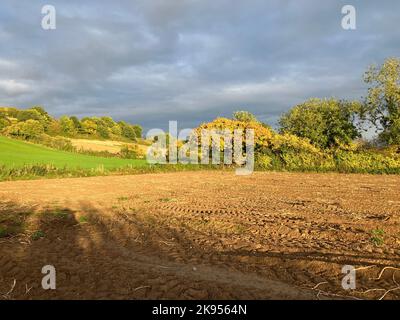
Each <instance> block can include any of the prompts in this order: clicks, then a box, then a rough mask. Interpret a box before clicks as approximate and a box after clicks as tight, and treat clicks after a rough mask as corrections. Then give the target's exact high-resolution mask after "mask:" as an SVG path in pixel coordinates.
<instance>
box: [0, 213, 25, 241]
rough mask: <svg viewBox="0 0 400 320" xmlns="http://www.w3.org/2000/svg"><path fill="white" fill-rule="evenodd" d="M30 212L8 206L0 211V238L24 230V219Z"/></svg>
mask: <svg viewBox="0 0 400 320" xmlns="http://www.w3.org/2000/svg"><path fill="white" fill-rule="evenodd" d="M31 214H32V212H26V211H22V212H18V211H16V210H13V208H10V209H8V210H5V211H1V212H0V238H5V237H9V236H13V235H16V234H19V233H22V232H24V231H25V228H26V219H27V218H28V217H29V216H30V215H31Z"/></svg>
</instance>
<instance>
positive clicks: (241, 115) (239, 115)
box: [233, 111, 258, 122]
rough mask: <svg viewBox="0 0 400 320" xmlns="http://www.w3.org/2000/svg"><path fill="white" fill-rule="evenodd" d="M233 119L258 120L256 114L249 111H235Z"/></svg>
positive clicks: (243, 120)
mask: <svg viewBox="0 0 400 320" xmlns="http://www.w3.org/2000/svg"><path fill="white" fill-rule="evenodd" d="M233 120H237V121H242V122H251V121H255V122H258V120H257V118H256V116H255V115H254V114H252V113H250V112H248V111H235V112H234V113H233Z"/></svg>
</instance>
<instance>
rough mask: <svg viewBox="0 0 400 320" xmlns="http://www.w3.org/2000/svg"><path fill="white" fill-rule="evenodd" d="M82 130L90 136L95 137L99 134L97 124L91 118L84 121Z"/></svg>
mask: <svg viewBox="0 0 400 320" xmlns="http://www.w3.org/2000/svg"><path fill="white" fill-rule="evenodd" d="M81 123H82V130H83V133H86V134H89V135H94V134H96V132H97V124H96V122H94V121H93V120H91V119H90V118H85V120H84V119H82V122H81Z"/></svg>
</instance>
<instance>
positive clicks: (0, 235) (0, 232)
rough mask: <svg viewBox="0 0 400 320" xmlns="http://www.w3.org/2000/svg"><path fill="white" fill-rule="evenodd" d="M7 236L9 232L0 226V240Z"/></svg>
mask: <svg viewBox="0 0 400 320" xmlns="http://www.w3.org/2000/svg"><path fill="white" fill-rule="evenodd" d="M8 236H9V232H8V230H7V229H6V228H4V227H2V226H0V238H5V237H8Z"/></svg>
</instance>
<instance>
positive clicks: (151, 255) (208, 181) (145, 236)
mask: <svg viewBox="0 0 400 320" xmlns="http://www.w3.org/2000/svg"><path fill="white" fill-rule="evenodd" d="M399 195H400V177H399V176H372V175H344V174H297V173H254V174H253V175H250V176H245V177H243V176H235V175H234V173H231V172H214V171H213V172H206V171H204V172H178V173H166V174H148V175H135V176H112V177H94V178H79V179H55V180H36V181H16V182H2V183H0V218H1V217H2V216H3V220H4V219H5V218H4V217H7V216H8V217H9V216H10V213H12V215H15V216H23V217H25V218H24V219H25V222H24V226H25V229H24V230H23V231H22V233H20V234H18V235H16V236H13V237H5V238H0V298H6V299H48V298H50V299H53V298H54V299H83V298H94V299H108V298H111V299H119V298H121V299H156V298H160V299H161V298H162V299H163V298H166V299H168V298H169V299H317V298H325V299H326V298H328V299H331V298H349V297H350V298H354V297H357V298H362V299H378V298H380V297H382V296H383V295H384V294H385V293H386V290H388V289H393V288H397V287H398V285H397V282H396V281H398V282H399V283H400V271H399V272H397V274H396V271H397V270H396V269H394V268H396V267H400V265H399V262H400V228H399V220H400V217H399V213H400V197H399ZM3 222H4V221H3ZM0 223H1V221H0ZM37 230H41V231H43V232H44V237H42V238H40V239H37V240H33V239H32V237H31V235H32V234H34V232H35V231H37ZM373 230H383V231H384V235H383V236H381V238H382V239H381V240H382V243H380V244H379V243H377V241H376V239H375V240H373V239H372V237H373V235H372V231H373ZM378 242H379V241H378ZM44 265H54V266H55V268H56V270H57V289H56V290H53V291H52V290H48V291H46V290H43V289H42V288H41V279H42V277H43V275H42V274H41V268H42V267H43V266H44ZM344 265H353V266H355V267H356V268H362V269H359V270H358V271H357V282H356V284H357V288H356V290H351V291H345V290H343V289H342V288H341V280H342V278H343V276H344V274H342V273H341V269H342V267H343V266H344ZM388 266H389V267H393V268H387V269H384V272H383V274H382V275H381V277H380V279H379V280H376V279H374V278H377V277H378V276H379V274H380V271H381V270H382V269H383V268H384V267H388ZM365 267H369V268H365ZM14 281H15V286H13V283H14ZM370 289H374V290H370ZM367 290H368V291H367ZM7 293H8V294H7ZM398 298H400V290H393V291H390V292H387V294H386V295H385V296H384V299H398Z"/></svg>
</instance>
